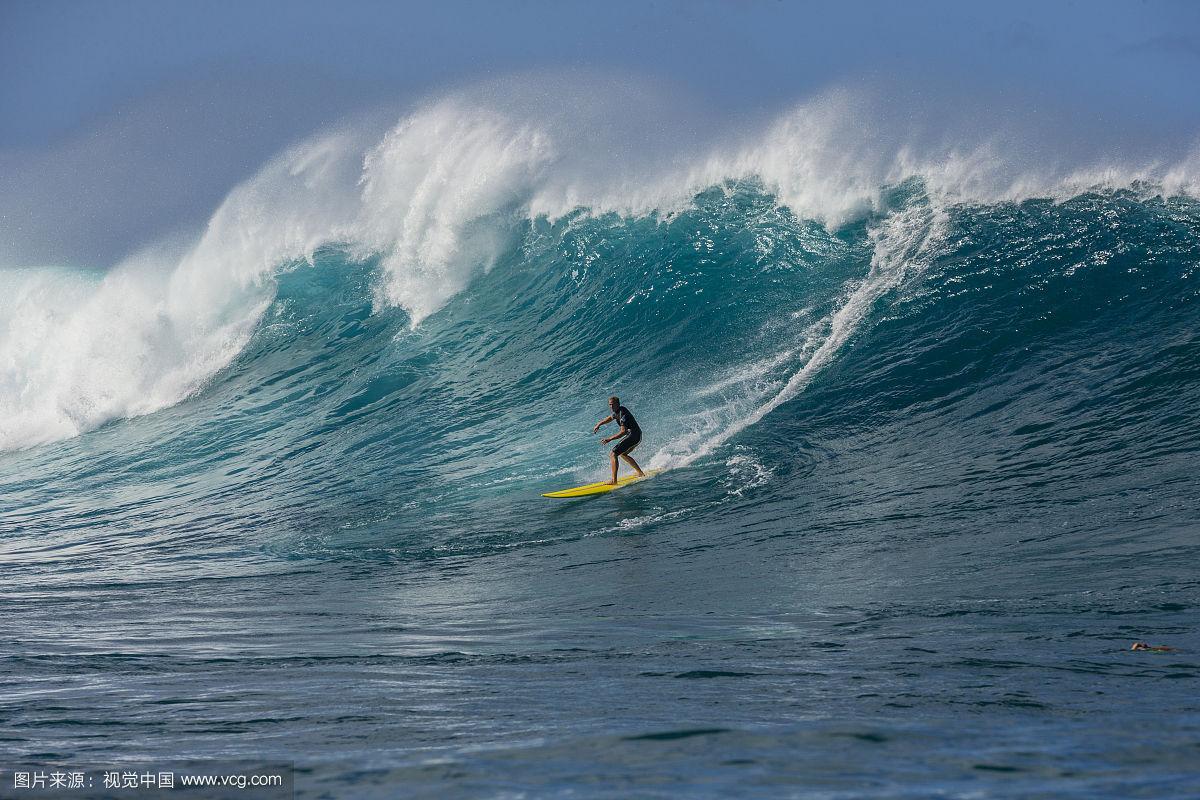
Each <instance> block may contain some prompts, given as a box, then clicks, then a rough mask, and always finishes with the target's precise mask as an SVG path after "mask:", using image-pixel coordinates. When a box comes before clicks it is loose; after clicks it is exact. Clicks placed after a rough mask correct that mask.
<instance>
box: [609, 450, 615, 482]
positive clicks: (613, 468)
mask: <svg viewBox="0 0 1200 800" xmlns="http://www.w3.org/2000/svg"><path fill="white" fill-rule="evenodd" d="M608 460H609V462H610V463H611V464H612V480H611V481H609V483H611V484H612V485H613V486H616V485H617V454H616V453H609V454H608Z"/></svg>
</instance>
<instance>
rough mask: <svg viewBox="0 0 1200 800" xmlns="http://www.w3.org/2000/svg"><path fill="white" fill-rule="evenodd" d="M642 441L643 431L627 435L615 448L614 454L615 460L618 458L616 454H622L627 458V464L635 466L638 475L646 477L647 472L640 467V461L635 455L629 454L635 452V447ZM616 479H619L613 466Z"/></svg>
mask: <svg viewBox="0 0 1200 800" xmlns="http://www.w3.org/2000/svg"><path fill="white" fill-rule="evenodd" d="M641 443H642V434H641V433H634V434H631V435H629V436H626V437H625V438H624V439H622V440H621V443H620V444H619V445H617V446H616V447H614V448H613V456H614V459H613V460H614V461H615V460H616V458H615V457H616V456H620V457H621V458H623V459H625V463H626V464H628V465H629V466H631V467H633V469H634V471H635V472H637V474H638V477H641V478H644V477H646V473H644V472H642V468H641V467H639V466H638V463H637V462H636V461H634V460H633V456H631V455H629V454H630V453H631V452H633V449H634V448H635V447H637V446H638V445H639V444H641ZM616 479H617V473H616V467H613V481H614V482H615V481H616Z"/></svg>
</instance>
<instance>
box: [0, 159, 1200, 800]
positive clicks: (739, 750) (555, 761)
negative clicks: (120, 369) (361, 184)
mask: <svg viewBox="0 0 1200 800" xmlns="http://www.w3.org/2000/svg"><path fill="white" fill-rule="evenodd" d="M501 228H502V230H503V236H504V238H503V240H502V241H501V242H500V244H499V245H498V247H499V250H498V252H499V253H500V255H499V257H497V258H495V259H494V261H493V262H492V263H490V268H489V269H487V270H486V271H481V272H480V273H478V274H477V275H475V277H474V278H473V279H472V280H471V281H470V282H469V284H468V285H466V286H465V287H464V288H463V289H462V290H461V291H459V292H457V293H456V294H454V295H453V296H452V297H450V298H449V299H448V300H447V301H446V302H445V303H444V305H442V306H441V307H440V308H438V309H437V310H436V311H434V312H433V313H431V314H429V315H428V316H427V317H425V318H424V319H421V320H420V321H419V324H418V325H416V326H415V327H414V326H413V325H412V324H411V322H412V320H411V319H410V317H409V316H408V314H407V313H406V312H405V311H403V310H401V309H400V308H398V307H396V306H395V305H389V304H386V303H380V302H379V292H378V287H379V281H380V278H379V275H380V264H379V262H378V259H376V258H373V257H364V256H362V255H361V254H359V253H356V252H354V251H352V250H351V249H347V248H342V247H339V246H338V245H337V244H336V243H333V244H329V245H327V246H324V247H322V248H321V249H319V250H318V251H317V252H316V254H315V256H314V258H313V259H312V261H311V263H307V262H297V263H296V264H294V265H292V266H291V267H290V268H289V269H287V270H284V271H282V272H280V273H278V274H277V275H275V276H274V277H272V278H271V279H270V289H271V293H270V297H269V305H268V306H267V307H266V309H265V311H263V312H262V314H261V318H260V319H259V320H258V321H257V323H256V325H255V327H254V329H253V332H252V334H251V335H250V338H249V340H248V342H247V343H246V344H245V345H244V346H243V347H242V348H241V349H240V350H239V351H238V353H237V355H236V357H235V358H234V359H233V360H232V361H231V362H230V363H229V364H227V365H225V366H224V367H223V368H221V369H219V370H218V371H216V372H215V373H214V374H213V375H212V377H211V378H209V379H208V380H206V381H205V382H204V383H203V385H202V386H200V387H199V388H198V389H197V390H196V391H193V392H191V393H190V394H188V395H187V397H186V398H185V399H183V400H182V401H181V402H178V403H175V404H173V405H169V406H167V407H165V408H161V409H159V410H156V411H154V412H153V413H147V414H142V415H135V416H132V417H126V416H122V415H119V414H118V415H116V416H117V418H115V419H112V420H111V421H108V422H107V423H105V424H102V425H100V426H99V427H94V428H93V429H86V430H82V431H81V433H80V434H79V435H75V436H69V437H57V438H55V437H48V438H47V440H45V441H41V442H35V443H33V446H21V447H13V448H11V449H9V450H8V451H6V452H3V453H0V498H2V501H0V503H2V504H0V576H2V580H3V591H2V593H0V641H2V643H3V646H2V647H0V686H2V687H3V691H2V692H0V753H3V763H2V764H0V767H5V768H12V767H18V766H20V765H21V764H29V765H33V764H55V763H61V764H88V765H110V766H112V767H113V768H118V767H119V766H120V765H122V764H137V765H141V764H146V763H169V762H174V761H181V760H204V759H217V760H235V759H247V760H251V761H255V760H261V761H268V760H274V761H290V762H294V763H295V765H296V768H297V775H296V794H297V796H299V797H378V798H392V797H431V798H433V797H436V798H447V797H489V798H492V797H504V798H519V797H531V798H533V797H537V798H541V797H561V798H567V797H571V798H588V797H613V798H617V797H620V798H626V797H639V798H659V797H661V798H666V797H675V796H681V795H682V796H691V797H711V798H718V797H720V798H724V797H802V798H864V797H869V798H928V797H956V798H991V797H999V798H1080V799H1081V800H1082V799H1085V798H1087V799H1091V798H1110V797H1111V798H1118V797H1119V798H1130V797H1148V798H1149V797H1153V798H1165V797H1172V798H1183V797H1195V796H1200V572H1198V569H1197V567H1198V565H1200V480H1198V479H1197V477H1196V469H1197V464H1198V454H1200V306H1198V301H1200V204H1197V202H1196V201H1194V200H1190V199H1187V198H1182V197H1164V196H1163V195H1162V194H1161V193H1158V192H1156V191H1154V190H1153V187H1137V186H1134V187H1132V188H1130V189H1122V190H1098V191H1095V192H1084V193H1082V194H1078V195H1076V196H1074V197H1070V198H1068V199H1060V200H1058V201H1051V200H1038V199H1031V200H1025V201H1022V202H1011V203H993V204H971V203H961V204H950V205H938V204H934V203H932V202H931V201H930V200H929V198H928V196H927V195H926V191H925V189H924V187H923V185H922V184H921V182H920V181H907V182H904V183H901V184H899V185H896V186H892V187H889V188H888V189H887V190H886V192H885V196H884V198H883V201H882V202H881V204H880V205H879V207H878V208H877V209H876V210H875V211H872V212H871V213H869V214H867V215H866V216H865V217H864V218H862V219H860V220H858V221H856V222H851V223H849V224H845V225H842V226H840V227H834V228H832V230H831V229H830V228H828V227H826V226H823V225H820V224H818V223H816V222H811V221H806V220H804V219H797V217H796V216H795V215H794V214H793V213H792V212H791V211H789V210H788V209H787V208H786V207H783V206H782V205H781V204H780V203H779V202H778V201H777V199H776V198H775V197H774V196H773V195H772V194H771V192H770V191H768V190H766V189H764V188H763V187H762V186H761V185H758V184H755V183H754V182H753V181H749V182H733V183H727V184H724V185H721V186H718V187H714V188H712V189H710V190H708V191H705V192H703V193H702V194H700V195H699V196H697V197H696V198H695V201H694V203H693V204H692V207H691V208H690V209H689V210H686V211H682V212H680V213H676V214H673V215H670V216H665V215H658V216H651V217H637V216H632V217H630V216H621V215H617V214H614V213H601V214H590V213H587V212H586V209H581V210H580V211H579V212H577V213H574V214H569V215H567V216H565V217H562V218H559V219H555V220H553V221H552V220H550V219H548V218H546V217H535V218H534V220H533V221H532V222H530V221H529V220H522V219H518V218H516V217H514V218H513V219H512V220H511V221H510V222H509V223H505V224H504V225H502V226H501ZM163 324H164V325H166V324H167V323H165V322H164V323H163ZM96 335H97V336H101V337H102V336H104V335H105V334H104V332H103V331H102V332H100V333H98V334H96ZM164 336H165V334H164ZM147 347H148V352H149V350H150V348H149V346H147ZM155 352H157V351H155ZM8 374H11V373H8ZM101 377H103V376H101ZM22 386H23V385H17V384H14V383H12V382H11V381H10V383H9V384H8V385H5V386H3V387H0V388H3V390H4V391H5V392H8V393H10V394H14V395H19V394H20V393H21V392H22V391H24V389H23V388H22ZM610 394H618V395H620V397H621V399H622V402H623V403H624V404H625V405H627V406H628V407H629V408H630V409H631V410H632V411H633V412H634V414H636V416H637V418H638V420H639V422H640V423H641V425H642V427H643V430H644V432H645V438H644V441H643V444H642V445H641V447H640V448H639V449H638V450H637V451H635V455H636V456H638V457H639V458H640V459H641V460H642V462H643V464H644V465H646V466H654V467H659V468H664V469H665V470H666V471H665V472H663V473H662V474H661V475H659V476H658V477H656V478H654V479H653V480H651V481H647V482H644V483H641V484H638V485H635V486H631V487H629V488H626V489H623V490H621V491H619V492H616V493H614V494H611V495H607V496H602V497H598V498H594V499H587V500H580V501H554V500H548V499H545V498H542V497H541V496H540V495H541V493H542V492H545V491H550V490H553V489H558V488H564V487H567V486H571V485H575V484H577V483H582V482H588V481H592V480H598V479H600V478H601V477H602V476H603V474H604V470H605V469H606V465H607V458H606V449H605V448H603V447H602V446H601V445H600V444H599V443H598V441H597V440H598V438H599V437H594V436H590V435H589V432H590V430H591V427H592V425H593V424H594V423H595V422H596V421H597V420H598V419H600V418H601V417H603V416H604V415H605V414H606V413H607V411H606V407H605V401H606V399H607V397H608V395H610ZM88 396H89V397H99V398H100V399H99V400H96V401H94V402H102V401H104V399H105V396H104V395H103V393H100V394H96V393H93V394H90V395H88ZM48 402H49V401H48ZM89 402H91V401H89ZM79 413H80V414H85V413H87V409H84V410H82V411H80V412H79ZM81 427H82V428H88V426H87V425H82V426H81ZM609 432H612V429H611V428H610V429H609ZM9 434H10V436H14V437H17V438H19V437H20V432H17V433H13V431H9ZM50 439H53V440H50ZM1135 641H1147V642H1149V643H1150V644H1165V645H1169V646H1171V647H1173V648H1175V650H1174V651H1172V652H1161V653H1159V652H1133V651H1131V650H1130V645H1131V644H1132V643H1133V642H1135ZM8 781H9V779H8V778H7V777H6V778H5V786H4V788H3V789H0V792H3V791H7V790H8V789H10V788H11V785H10V784H9V782H8Z"/></svg>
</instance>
